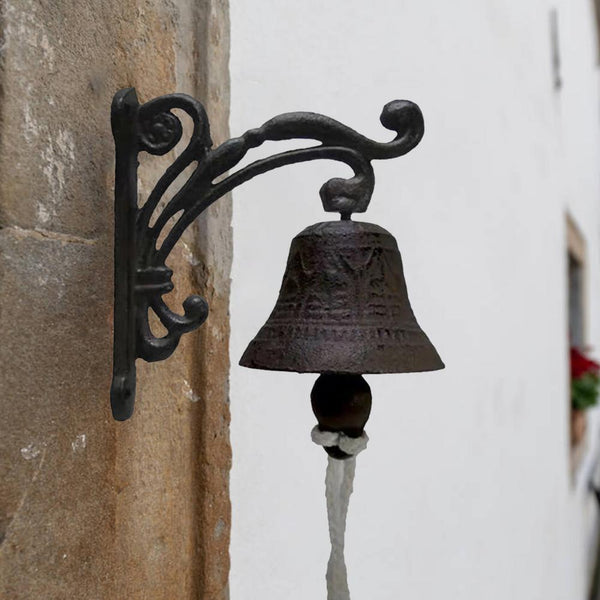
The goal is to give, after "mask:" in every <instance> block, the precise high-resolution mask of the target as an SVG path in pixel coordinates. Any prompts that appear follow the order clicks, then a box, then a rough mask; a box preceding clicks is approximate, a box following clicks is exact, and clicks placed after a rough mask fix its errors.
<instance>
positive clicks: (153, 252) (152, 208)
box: [111, 88, 423, 421]
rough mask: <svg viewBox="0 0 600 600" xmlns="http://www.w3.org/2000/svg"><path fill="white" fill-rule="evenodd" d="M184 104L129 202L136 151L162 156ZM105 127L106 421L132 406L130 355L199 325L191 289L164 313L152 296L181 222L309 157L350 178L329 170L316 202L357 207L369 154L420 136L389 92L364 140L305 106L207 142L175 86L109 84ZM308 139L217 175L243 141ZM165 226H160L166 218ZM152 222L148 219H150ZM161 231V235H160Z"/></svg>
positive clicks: (157, 355)
mask: <svg viewBox="0 0 600 600" xmlns="http://www.w3.org/2000/svg"><path fill="white" fill-rule="evenodd" d="M174 109H180V110H182V111H184V112H185V113H186V114H187V115H188V116H189V117H190V118H191V119H192V122H193V132H192V134H191V137H190V140H189V142H188V144H187V146H186V147H185V149H184V150H183V151H182V152H181V153H180V154H179V155H178V156H177V157H176V158H175V159H174V161H173V163H172V164H171V165H170V166H169V167H168V168H167V169H166V171H165V172H164V174H163V175H162V176H161V178H160V179H159V180H158V182H157V184H156V185H155V187H154V189H153V190H152V192H151V193H150V194H149V196H148V198H147V199H146V201H145V202H144V203H143V204H142V205H141V206H139V207H138V189H137V169H138V154H139V153H140V152H142V151H143V152H147V153H149V154H153V155H163V154H166V153H167V152H170V151H171V150H173V148H174V147H175V146H176V145H177V143H178V142H179V141H180V139H181V137H182V135H183V127H182V125H181V121H180V120H179V118H178V117H177V116H176V115H175V114H174V113H173V112H171V111H172V110H174ZM111 117H112V118H111V121H112V131H113V136H114V139H115V146H116V173H115V314H114V354H113V381H112V386H111V407H112V413H113V416H114V418H115V419H117V420H119V421H123V420H125V419H128V418H129V417H130V416H131V415H132V413H133V405H134V400H135V383H136V372H135V360H136V358H143V359H144V360H146V361H159V360H164V359H165V358H168V357H169V356H170V355H171V354H172V353H173V351H174V350H175V348H176V347H177V344H178V343H179V339H180V338H181V336H182V335H183V334H184V333H186V332H189V331H192V330H194V329H196V328H197V327H199V326H200V325H201V324H202V323H203V322H204V321H205V320H206V318H207V316H208V305H207V303H206V301H205V300H204V299H203V298H201V297H200V296H189V297H188V298H187V299H186V300H185V302H184V303H183V310H184V314H183V315H180V314H177V313H176V312H173V311H172V310H171V309H170V308H169V307H168V306H167V305H166V303H165V302H164V300H163V298H162V296H163V295H164V294H166V293H167V292H170V291H171V290H172V289H173V284H172V282H171V276H172V271H171V270H170V269H169V268H168V267H167V266H166V264H165V261H166V260H167V257H168V256H169V253H170V252H171V250H172V249H173V246H174V245H175V243H176V242H177V241H178V240H179V238H180V237H181V235H182V233H183V232H184V231H185V229H186V228H187V227H188V225H190V223H192V221H194V219H196V217H198V215H200V214H201V213H202V212H203V211H204V210H206V209H207V208H208V207H209V206H210V205H211V204H212V203H213V202H215V201H216V200H218V199H219V198H221V197H222V196H224V195H225V194H226V193H227V192H229V191H231V190H232V189H234V188H235V187H237V186H238V185H240V184H241V183H244V182H245V181H248V180H249V179H252V178H253V177H255V176H256V175H260V174H261V173H265V172H267V171H270V170H272V169H276V168H277V167H281V166H284V165H290V164H294V163H299V162H305V161H309V160H316V159H329V160H335V161H340V162H344V163H346V164H347V165H349V166H350V167H351V168H352V170H353V171H354V176H353V177H351V178H350V179H341V178H334V179H330V180H329V181H327V182H326V183H325V184H324V185H323V187H322V188H321V190H320V195H321V200H322V202H323V208H324V209H325V211H328V212H339V213H340V214H341V215H342V218H349V217H350V215H351V214H352V213H355V212H364V211H365V210H366V209H367V206H368V204H369V201H370V199H371V195H372V193H373V187H374V185H375V179H374V175H373V169H372V167H371V162H370V161H371V160H374V159H386V158H395V157H398V156H401V155H403V154H406V153H407V152H409V151H410V150H412V148H414V147H415V146H416V145H417V144H418V143H419V141H420V140H421V137H422V136H423V117H422V115H421V111H420V109H419V107H418V106H417V105H416V104H413V103H412V102H409V101H406V100H394V101H392V102H389V103H388V104H386V105H385V107H384V108H383V112H382V114H381V118H380V119H381V123H382V124H383V126H384V127H386V128H387V129H390V130H392V131H395V132H396V134H397V135H396V137H395V138H394V140H392V141H391V142H388V143H379V142H375V141H372V140H370V139H368V138H366V137H364V136H362V135H360V134H359V133H357V132H356V131H354V130H353V129H350V128H349V127H347V126H345V125H343V124H342V123H339V122H338V121H335V120H333V119H330V118H329V117H326V116H323V115H320V114H316V113H308V112H295V113H285V114H282V115H279V116H277V117H274V118H273V119H271V120H269V121H267V122H266V123H265V124H264V125H262V127H259V128H257V129H251V130H249V131H247V132H246V133H245V134H244V135H242V136H241V137H237V138H233V139H230V140H228V141H226V142H224V143H223V144H221V145H220V146H218V147H216V148H214V149H212V140H211V138H210V129H209V122H208V117H207V116H206V111H205V110H204V107H203V106H202V105H201V104H200V103H199V102H197V101H196V100H194V99H193V98H191V97H190V96H186V95H184V94H171V95H167V96H161V97H159V98H155V99H154V100H151V101H150V102H147V103H146V104H142V105H140V104H139V102H138V99H137V95H136V93H135V90H134V89H133V88H128V89H124V90H121V91H119V92H118V93H117V94H116V95H115V97H114V99H113V103H112V111H111ZM296 138H300V139H310V140H314V141H316V142H319V144H318V145H314V146H310V147H308V148H302V149H299V150H290V151H287V152H281V153H279V154H275V155H273V156H270V157H268V158H264V159H261V160H257V161H255V162H253V163H251V164H249V165H247V166H245V167H243V168H240V169H239V170H238V171H236V172H234V173H232V174H230V175H228V176H224V174H225V173H227V172H228V171H229V170H230V169H232V168H233V167H235V166H236V165H237V164H238V163H239V162H240V161H241V160H242V159H243V158H244V156H245V155H246V153H247V152H248V151H249V150H250V149H252V148H256V147H258V146H260V145H261V144H263V143H264V142H265V141H280V140H291V139H296ZM192 163H196V166H195V168H194V170H193V172H192V174H191V175H190V177H189V179H188V180H187V181H186V183H185V184H184V185H183V187H181V188H180V189H179V191H177V193H175V194H174V196H173V197H172V198H171V199H170V200H169V201H168V202H167V203H166V204H165V205H164V207H163V208H162V209H160V213H158V214H156V215H155V214H154V213H155V212H157V211H158V210H159V209H158V207H159V202H160V200H161V199H162V198H163V195H164V194H165V192H166V191H167V190H168V188H169V187H170V186H171V184H172V183H173V182H174V181H175V179H176V178H177V177H178V176H179V175H180V174H181V173H182V172H183V171H184V169H186V168H187V167H188V166H189V165H191V164H192ZM177 213H179V216H178V217H177V219H176V221H175V224H174V225H173V226H172V227H171V228H170V230H169V231H168V233H166V235H164V236H163V237H164V239H163V241H162V242H161V243H160V244H159V238H161V233H162V232H163V230H164V229H165V227H166V225H167V223H168V222H169V220H170V219H171V218H172V217H174V216H175V215H177ZM153 217H154V221H153V223H152V225H151V222H152V219H153ZM161 239H162V238H161ZM150 309H152V311H153V312H154V313H156V315H157V316H158V318H159V319H160V322H161V323H162V324H163V326H164V327H165V329H166V330H167V333H166V334H165V335H164V336H162V337H156V336H155V335H153V333H152V331H151V330H150V325H149V319H148V311H149V310H150Z"/></svg>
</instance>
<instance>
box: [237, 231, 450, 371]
mask: <svg viewBox="0 0 600 600" xmlns="http://www.w3.org/2000/svg"><path fill="white" fill-rule="evenodd" d="M240 364H241V365H243V366H246V367H253V368H258V369H271V370H284V371H297V372H318V373H326V372H336V373H394V372H398V373H400V372H412V371H430V370H435V369H441V368H443V366H444V365H443V363H442V361H441V359H440V357H439V356H438V354H437V352H436V350H435V348H434V347H433V345H432V344H431V342H430V341H429V339H428V338H427V336H426V335H425V333H423V331H422V330H421V328H420V327H419V325H418V323H417V321H416V319H415V316H414V314H413V311H412V308H411V306H410V302H409V300H408V294H407V290H406V283H405V281H404V273H403V269H402V259H401V257H400V252H399V251H398V245H397V243H396V240H395V239H394V237H393V236H392V235H391V234H390V233H389V232H387V231H386V230H385V229H383V228H382V227H379V226H378V225H373V224H370V223H360V222H355V221H331V222H325V223H317V224H316V225H312V226H311V227H308V228H306V229H305V230H304V231H302V232H301V233H300V234H298V235H297V236H296V237H295V238H294V240H293V241H292V245H291V248H290V254H289V258H288V262H287V267H286V272H285V275H284V277H283V282H282V285H281V290H280V292H279V298H278V300H277V303H276V305H275V308H274V309H273V312H272V313H271V316H270V317H269V319H268V321H267V322H266V323H265V325H264V326H263V327H262V328H261V330H260V331H259V333H258V334H257V336H256V337H255V339H254V340H253V341H252V342H251V343H250V345H249V346H248V348H247V350H246V352H245V353H244V356H243V357H242V360H241V361H240Z"/></svg>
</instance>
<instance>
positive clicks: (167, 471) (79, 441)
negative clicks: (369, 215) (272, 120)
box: [0, 0, 231, 600]
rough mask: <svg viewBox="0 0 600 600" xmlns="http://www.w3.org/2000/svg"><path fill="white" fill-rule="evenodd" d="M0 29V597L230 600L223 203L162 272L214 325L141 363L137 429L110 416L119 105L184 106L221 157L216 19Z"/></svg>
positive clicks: (38, 3)
mask: <svg viewBox="0 0 600 600" xmlns="http://www.w3.org/2000/svg"><path fill="white" fill-rule="evenodd" d="M0 28H1V30H2V41H1V46H0V47H1V52H2V55H1V58H2V63H1V71H0V85H1V88H0V89H1V97H0V115H1V116H0V181H1V182H2V183H1V186H0V191H1V198H0V226H1V229H0V264H1V270H0V273H1V284H0V286H1V287H0V295H1V298H0V329H1V331H2V334H3V343H2V345H1V346H0V369H1V379H0V381H1V390H0V402H1V406H2V431H1V435H2V440H3V441H2V445H1V446H2V455H1V457H0V464H1V467H2V471H1V472H0V476H1V477H2V482H3V485H2V490H1V491H0V494H1V496H0V508H1V513H2V515H1V519H2V521H1V523H0V533H1V536H2V546H1V563H0V564H1V567H0V569H1V570H0V581H1V584H0V590H1V591H0V595H1V596H2V597H6V598H10V599H11V600H21V599H23V600H25V599H27V600H33V599H38V598H40V599H44V600H50V599H54V598H56V599H64V598H85V599H89V600H92V599H94V600H95V599H105V598H106V599H121V598H122V599H125V598H126V599H127V600H135V599H138V598H139V599H142V598H149V599H150V598H151V599H152V600H161V599H164V600H174V599H178V600H179V599H185V598H202V599H224V598H227V596H228V591H227V576H228V567H229V558H228V544H229V523H230V507H229V493H228V477H229V467H230V460H231V459H230V447H229V438H228V427H229V408H228V368H229V359H228V349H227V346H228V327H229V324H228V295H229V269H230V259H231V232H230V217H231V214H230V213H231V209H230V203H229V200H227V199H224V200H221V201H220V202H219V203H217V204H218V206H214V207H213V208H212V209H211V210H209V211H208V214H206V215H204V216H203V217H202V218H201V219H200V220H199V223H198V224H197V225H196V226H195V228H194V229H192V230H191V231H188V232H187V233H186V235H185V236H184V238H183V239H182V240H181V242H180V243H179V245H178V247H177V248H176V251H175V252H174V253H173V257H172V258H171V259H170V261H169V266H171V268H173V269H174V270H176V272H177V280H176V283H177V288H176V292H174V293H173V294H172V295H174V296H176V297H175V298H173V299H172V301H171V300H170V304H172V305H173V306H174V307H177V306H178V305H179V306H180V304H181V301H182V300H183V299H184V298H185V297H186V296H187V295H188V294H189V293H201V294H203V295H204V296H205V297H206V298H207V300H208V301H209V304H210V307H211V313H210V316H209V318H208V320H207V322H206V323H205V324H204V325H203V327H202V328H201V330H200V331H199V332H196V333H194V334H188V335H187V336H184V339H183V340H182V343H181V344H180V347H179V348H178V350H177V351H176V353H175V355H174V356H173V357H171V358H170V359H169V361H168V362H166V363H155V364H152V365H150V364H146V363H143V362H142V361H138V394H137V402H136V411H135V414H134V416H133V417H132V419H130V420H129V421H127V422H124V423H117V422H114V421H113V420H112V417H111V415H110V408H109V401H108V390H109V386H110V377H111V361H112V326H111V323H112V277H113V275H112V268H113V265H112V263H113V261H112V252H113V249H112V235H113V222H112V219H113V206H112V203H113V199H112V191H113V184H114V175H113V169H114V158H113V141H112V136H111V132H110V123H109V108H110V102H111V99H112V95H113V94H114V92H115V91H116V90H118V89H119V88H122V87H127V86H135V87H136V88H137V91H138V96H139V97H140V100H141V101H146V100H149V99H150V98H152V97H154V96H157V95H161V94H164V93H170V92H174V91H180V92H187V93H190V94H192V95H194V96H196V97H197V98H199V99H200V100H202V101H204V103H205V106H206V108H207V112H208V114H209V117H210V119H211V125H212V134H213V139H214V141H215V143H219V142H221V141H222V140H223V139H226V137H227V134H228V131H227V120H228V106H229V96H228V93H229V87H228V86H229V81H228V68H227V64H228V51H229V37H228V36H229V24H228V5H227V2H226V1H224V0H200V1H194V0H172V1H169V0H101V1H93V0H79V1H77V2H75V1H74V0H72V1H69V0H58V1H55V2H46V1H44V0H4V2H3V4H2V15H1V21H0ZM168 159H169V157H165V158H164V159H156V158H152V159H149V160H143V161H142V169H141V173H142V181H141V185H140V190H141V191H142V193H144V192H147V191H148V189H149V186H150V182H151V181H154V180H156V178H157V177H158V176H159V174H160V172H161V170H162V169H164V167H165V165H166V164H168V162H169V160H168ZM171 159H172V157H171Z"/></svg>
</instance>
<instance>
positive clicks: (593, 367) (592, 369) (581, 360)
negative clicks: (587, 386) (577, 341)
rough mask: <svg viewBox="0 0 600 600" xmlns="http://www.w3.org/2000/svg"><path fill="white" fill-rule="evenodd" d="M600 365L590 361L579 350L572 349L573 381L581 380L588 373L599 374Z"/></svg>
mask: <svg viewBox="0 0 600 600" xmlns="http://www.w3.org/2000/svg"><path fill="white" fill-rule="evenodd" d="M599 371H600V364H598V363H597V362H596V361H594V360H590V359H589V358H588V357H587V356H585V354H583V352H581V351H580V350H578V349H577V348H571V379H579V378H580V377H582V376H583V375H586V374H587V373H595V374H598V372H599Z"/></svg>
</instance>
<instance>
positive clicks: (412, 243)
mask: <svg viewBox="0 0 600 600" xmlns="http://www.w3.org/2000/svg"><path fill="white" fill-rule="evenodd" d="M551 6H556V7H557V8H558V10H559V20H560V37H561V53H562V62H563V80H564V86H563V89H562V90H561V91H559V92H557V91H555V90H554V89H553V85H552V72H551V58H550V33H549V11H550V8H551ZM231 23H232V35H231V39H232V48H231V50H232V53H231V89H232V112H231V131H232V133H233V134H234V135H237V134H239V133H241V132H242V131H244V130H245V129H248V128H250V127H254V126H257V125H259V124H261V123H262V122H264V121H265V120H267V119H268V118H270V117H272V116H273V115H275V114H278V113H280V112H285V111H290V110H314V111H317V112H323V113H325V114H328V115H331V116H333V117H335V118H337V119H339V120H341V121H343V122H345V123H347V124H349V125H351V126H353V127H354V128H356V129H357V130H358V131H360V132H362V133H365V134H366V135H369V136H370V137H373V138H375V139H380V140H389V139H391V133H390V132H388V131H387V130H385V129H383V127H382V126H381V125H380V124H379V121H378V116H379V113H380V111H381V108H382V106H383V105H384V104H385V103H386V102H387V101H389V100H392V99H394V98H407V99H410V100H413V101H416V102H417V103H418V104H419V105H420V106H421V108H422V110H423V113H424V116H425V123H426V133H425V137H424V139H423V141H422V143H421V144H420V145H419V146H418V147H417V148H416V149H415V150H414V151H413V152H411V153H410V154H409V155H407V156H406V157H404V158H399V159H395V160H391V161H383V162H375V163H374V167H375V172H376V180H377V183H376V187H375V194H374V198H373V202H372V205H371V207H370V209H369V211H368V212H367V213H366V215H363V216H357V217H356V220H366V221H371V222H374V223H378V224H380V225H383V226H384V227H386V228H387V229H389V230H390V231H391V232H392V233H393V234H394V235H395V236H396V237H397V239H398V243H399V246H400V250H401V252H402V256H403V259H404V263H405V271H406V278H407V284H408V289H409V293H410V297H411V302H412V305H413V308H414V311H415V313H416V315H417V318H418V319H419V322H420V323H421V325H422V327H423V328H424V330H425V331H426V332H427V333H428V335H429V336H430V338H431V340H432V341H433V342H434V344H435V345H436V347H437V348H438V350H439V352H440V354H441V356H442V357H443V359H444V361H445V363H446V370H445V371H441V372H437V373H429V374H411V375H390V376H382V375H380V376H370V377H368V378H367V379H368V381H369V383H370V385H371V387H372V391H373V412H372V416H371V419H370V421H369V423H368V427H367V429H368V432H369V435H370V437H371V442H370V445H369V448H368V449H367V451H365V452H364V453H363V454H361V456H360V457H359V459H358V468H357V478H356V482H355V494H354V496H353V497H352V500H351V505H350V514H349V523H348V535H347V563H348V569H349V579H350V588H351V591H352V597H353V598H354V599H356V600H360V599H364V600H388V599H389V600H396V599H398V598H419V599H423V600H425V599H429V598H431V599H433V598H452V599H455V598H456V599H461V600H471V599H472V600H480V599H481V598H485V599H486V600H508V599H510V600H584V599H585V598H586V590H587V586H588V578H589V573H588V570H589V560H590V557H591V556H593V552H590V547H591V546H593V544H594V543H595V542H594V539H593V529H594V523H595V518H596V507H595V505H594V501H593V499H592V497H591V496H590V495H589V493H588V492H587V489H586V482H585V479H586V477H587V473H588V472H589V469H590V465H591V456H592V454H590V455H589V457H588V460H587V462H586V463H585V464H584V465H583V467H582V469H581V471H580V476H579V480H578V481H577V482H576V483H575V485H573V484H572V482H571V479H570V471H569V451H568V445H569V433H568V428H569V424H568V364H567V360H568V359H567V352H568V348H567V324H566V318H567V316H566V315H567V311H566V281H565V277H566V264H565V212H566V211H567V210H569V211H570V212H571V213H572V215H573V216H574V217H575V219H576V221H577V222H578V224H579V225H580V227H581V228H582V230H583V233H584V235H585V237H586V240H587V243H588V255H589V260H590V263H591V267H592V268H591V276H590V281H589V283H590V285H589V293H590V298H589V301H590V309H591V310H590V323H589V339H590V342H591V343H592V344H593V345H595V346H596V347H597V348H599V349H600V315H599V311H600V293H599V290H600V261H599V252H600V244H599V240H600V210H599V197H600V195H599V192H600V189H599V183H598V174H599V171H600V152H599V144H598V140H599V137H600V128H599V127H598V125H599V123H598V121H599V119H598V115H599V111H600V104H599V102H598V100H599V94H598V85H597V83H598V78H597V66H596V54H597V50H596V45H595V44H596V41H595V29H594V21H593V12H592V2H591V0H568V1H567V0H562V1H557V2H555V3H554V4H551V3H550V2H547V1H545V0H519V1H518V2H516V1H514V0H457V1H455V2H442V1H438V2H416V1H413V2H409V1H407V0H373V1H371V2H359V1H357V0H329V1H326V2H325V1H323V0H303V1H302V2H287V1H284V2H282V1H281V0H261V1H260V2H244V1H242V0H232V2H231ZM275 148H276V146H275V145H274V144H273V145H270V146H269V147H268V148H266V149H264V150H261V151H258V152H257V153H256V154H254V155H253V157H252V158H253V159H254V158H256V157H258V156H261V155H264V154H266V153H271V152H273V151H274V150H275ZM277 149H279V147H277ZM347 172H349V171H346V169H345V167H344V166H340V165H338V164H335V163H328V162H327V163H321V164H318V163H308V164H305V165H297V166H292V167H287V168H285V169H281V170H279V171H277V172H273V173H271V174H268V175H264V176H262V177H260V178H258V179H257V180H255V181H252V182H250V183H248V184H246V185H245V186H244V187H242V188H240V189H239V190H237V191H236V193H235V199H234V263H233V276H232V277H233V290H232V304H231V321H232V338H231V356H232V363H233V365H232V372H231V406H232V440H233V451H234V459H233V472H232V480H231V493H232V502H233V531H232V546H231V556H232V569H231V597H232V600H247V599H253V598H260V599H261V600H281V599H285V600H296V599H297V600H306V599H307V598H310V599H311V600H312V599H315V600H316V599H319V598H325V584H324V572H325V568H326V563H327V558H328V553H329V546H328V534H327V523H326V512H325V501H324V495H323V494H324V489H323V478H324V471H325V464H326V457H325V454H324V452H323V451H322V450H321V449H319V448H317V447H316V446H314V445H313V444H312V443H311V441H310V437H309V432H310V429H311V427H312V426H313V424H314V417H313V415H312V412H311V409H310V402H309V392H310V389H311V387H312V384H313V381H314V379H315V377H314V376H311V375H296V374H282V373H272V372H261V371H253V370H248V369H243V368H241V367H238V366H237V361H238V360H239V357H240V356H241V354H242V352H243V350H244V348H245V346H246V344H247V343H248V342H249V340H250V339H251V338H252V337H253V336H254V334H255V333H256V331H257V330H258V329H259V327H260V326H261V325H262V324H263V322H264V321H265V319H266V318H267V316H268V314H269V312H270V311H271V308H272V306H273V304H274V302H275V299H276V297H277V292H278V290H279V285H280V282H281V277H282V275H283V270H284V266H285V261H286V258H287V251H288V248H289V243H290V240H291V238H292V237H293V236H294V235H295V234H296V233H297V232H298V231H300V230H301V229H302V228H304V227H305V226H307V225H310V224H312V223H314V222H317V221H321V220H328V219H333V218H335V216H334V215H324V213H323V212H322V209H321V204H320V200H319V197H318V189H319V187H320V186H321V184H322V183H323V182H324V181H325V180H327V179H328V178H330V177H332V176H339V175H344V174H345V173H347ZM595 438H596V436H595V435H593V434H592V436H591V442H592V446H593V447H594V446H595V444H594V441H595ZM593 447H592V452H593V449H594V448H593Z"/></svg>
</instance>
